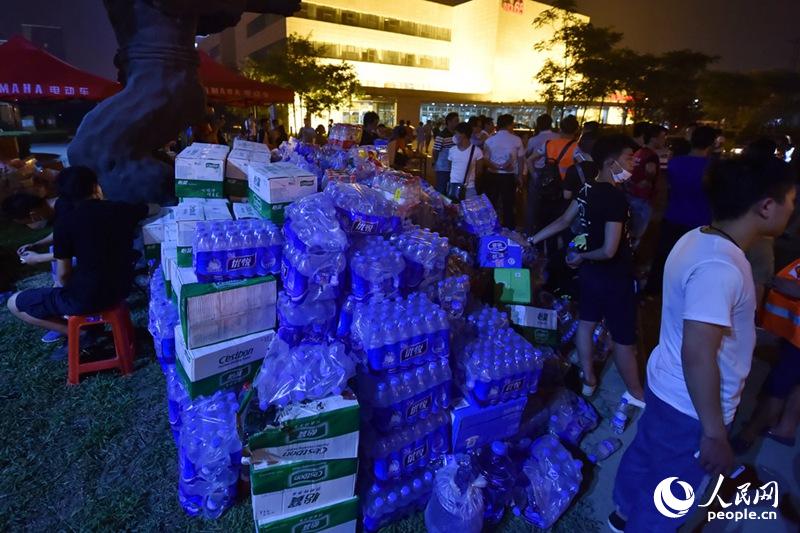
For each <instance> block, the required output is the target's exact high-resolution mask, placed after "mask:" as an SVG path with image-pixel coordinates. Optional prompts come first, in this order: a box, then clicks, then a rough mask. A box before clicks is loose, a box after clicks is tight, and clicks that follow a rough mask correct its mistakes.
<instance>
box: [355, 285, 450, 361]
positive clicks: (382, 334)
mask: <svg viewBox="0 0 800 533" xmlns="http://www.w3.org/2000/svg"><path fill="white" fill-rule="evenodd" d="M352 340H353V345H354V347H355V348H356V349H359V350H361V351H362V352H363V353H364V359H365V364H366V365H367V366H368V367H369V368H370V370H372V371H375V372H381V371H392V370H395V369H398V368H402V369H406V368H411V367H414V366H417V365H421V364H423V363H428V362H431V361H437V360H439V359H446V358H447V357H448V356H449V354H450V324H449V322H448V321H447V314H446V313H445V312H444V310H442V308H440V307H439V306H437V305H436V304H434V303H432V302H431V301H430V300H429V299H428V298H427V297H426V296H424V295H423V294H420V293H415V294H411V295H410V296H409V297H408V298H406V299H399V298H398V299H394V300H382V301H379V302H370V303H357V304H355V308H354V310H353V325H352Z"/></svg>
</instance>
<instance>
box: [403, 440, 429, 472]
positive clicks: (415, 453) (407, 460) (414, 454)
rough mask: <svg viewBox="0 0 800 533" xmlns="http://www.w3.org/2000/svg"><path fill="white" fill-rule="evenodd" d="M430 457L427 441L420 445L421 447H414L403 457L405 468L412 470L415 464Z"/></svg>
mask: <svg viewBox="0 0 800 533" xmlns="http://www.w3.org/2000/svg"><path fill="white" fill-rule="evenodd" d="M427 456H428V441H427V439H426V440H425V442H424V443H422V444H420V445H419V446H415V447H412V448H411V449H409V450H408V451H407V452H406V453H405V454H404V455H403V468H404V469H406V470H411V469H412V467H413V465H414V463H417V462H419V461H420V460H421V459H424V458H425V457H427Z"/></svg>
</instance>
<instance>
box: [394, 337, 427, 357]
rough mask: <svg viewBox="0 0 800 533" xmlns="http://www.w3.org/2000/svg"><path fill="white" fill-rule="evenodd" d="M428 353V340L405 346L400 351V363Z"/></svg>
mask: <svg viewBox="0 0 800 533" xmlns="http://www.w3.org/2000/svg"><path fill="white" fill-rule="evenodd" d="M426 353H428V339H425V340H423V341H420V342H417V343H415V344H410V345H405V346H403V347H402V348H401V349H400V361H401V362H406V361H410V360H411V359H416V358H417V357H422V356H423V355H425V354H426Z"/></svg>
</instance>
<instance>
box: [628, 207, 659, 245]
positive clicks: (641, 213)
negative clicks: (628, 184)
mask: <svg viewBox="0 0 800 533" xmlns="http://www.w3.org/2000/svg"><path fill="white" fill-rule="evenodd" d="M628 204H629V205H630V207H631V222H630V231H631V238H632V239H633V240H634V243H635V244H636V245H638V243H639V241H640V240H641V239H642V236H643V235H644V232H645V231H647V226H648V225H649V224H650V218H651V217H652V216H653V207H652V206H651V205H650V202H648V201H647V200H643V199H642V198H637V197H635V196H628Z"/></svg>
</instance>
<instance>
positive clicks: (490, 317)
mask: <svg viewBox="0 0 800 533" xmlns="http://www.w3.org/2000/svg"><path fill="white" fill-rule="evenodd" d="M467 323H468V324H470V325H471V326H472V327H473V329H474V333H475V334H476V335H478V336H491V335H493V334H494V332H496V331H499V330H501V329H504V328H507V327H508V326H509V324H510V322H509V320H508V314H506V313H504V312H503V311H500V310H499V309H497V308H496V307H489V306H488V305H487V306H484V307H482V308H480V309H478V310H477V311H474V312H473V313H471V314H470V315H469V316H468V317H467Z"/></svg>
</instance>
